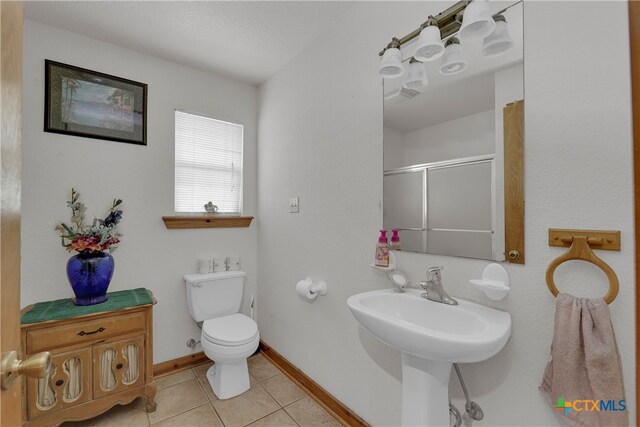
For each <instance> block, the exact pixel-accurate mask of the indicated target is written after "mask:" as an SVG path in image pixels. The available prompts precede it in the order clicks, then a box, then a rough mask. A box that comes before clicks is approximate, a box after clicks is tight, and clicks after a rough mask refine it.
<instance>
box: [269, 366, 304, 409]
mask: <svg viewBox="0 0 640 427" xmlns="http://www.w3.org/2000/svg"><path fill="white" fill-rule="evenodd" d="M260 384H261V385H262V387H264V388H265V390H267V392H268V393H269V394H270V395H271V397H273V398H274V399H275V400H276V402H278V403H279V404H280V406H287V405H289V404H290V403H293V402H295V401H296V400H300V399H302V398H303V397H305V396H306V393H305V392H304V391H302V389H301V388H300V387H298V386H297V385H296V384H295V383H294V382H293V381H291V380H290V379H289V378H287V377H286V376H285V375H284V374H278V375H276V376H275V377H271V378H269V379H266V380H264V381H262V382H261V383H260Z"/></svg>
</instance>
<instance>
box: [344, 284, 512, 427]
mask: <svg viewBox="0 0 640 427" xmlns="http://www.w3.org/2000/svg"><path fill="white" fill-rule="evenodd" d="M421 294H422V291H419V290H417V289H408V290H407V291H406V292H404V293H396V292H394V291H393V290H391V289H385V290H380V291H372V292H364V293H361V294H357V295H353V296H352V297H350V298H349V299H348V300H347V304H348V305H349V308H350V309H351V313H353V315H354V317H355V318H356V319H357V320H358V322H360V324H361V325H362V326H364V327H365V328H366V329H367V330H368V331H369V332H371V333H372V334H373V335H375V336H376V337H378V338H379V339H381V340H382V341H383V342H385V343H386V344H388V345H390V346H392V347H395V348H397V349H398V350H400V351H402V420H401V423H402V425H403V426H448V425H449V375H450V373H451V365H452V364H453V363H454V362H464V363H469V362H480V361H482V360H486V359H489V358H490V357H492V356H494V355H495V354H496V353H498V352H499V351H500V350H501V349H502V347H504V345H505V344H506V342H507V340H508V339H509V335H510V334H511V315H510V314H509V313H506V312H504V311H500V310H495V309H492V308H489V307H485V306H482V305H480V304H475V303H472V302H469V301H465V300H461V299H457V300H458V302H459V305H455V306H451V305H445V304H441V303H437V302H433V301H429V300H427V299H425V298H421V297H420V295H421Z"/></svg>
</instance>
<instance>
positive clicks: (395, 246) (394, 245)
mask: <svg viewBox="0 0 640 427" xmlns="http://www.w3.org/2000/svg"><path fill="white" fill-rule="evenodd" d="M391 232H392V233H393V236H391V249H392V250H394V251H399V250H400V236H399V235H398V233H399V232H400V230H399V229H397V228H394V229H392V230H391Z"/></svg>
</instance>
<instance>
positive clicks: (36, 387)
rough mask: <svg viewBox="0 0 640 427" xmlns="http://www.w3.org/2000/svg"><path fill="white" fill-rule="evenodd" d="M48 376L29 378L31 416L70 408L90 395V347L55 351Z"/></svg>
mask: <svg viewBox="0 0 640 427" xmlns="http://www.w3.org/2000/svg"><path fill="white" fill-rule="evenodd" d="M52 362H53V366H52V368H51V371H50V373H49V376H48V377H46V378H27V389H26V394H27V408H28V414H29V418H36V417H39V416H42V415H45V414H47V413H53V412H57V411H60V410H62V409H65V408H69V407H71V406H74V405H78V404H80V403H84V402H86V401H88V400H90V399H91V349H88V348H81V349H78V350H74V351H68V352H64V353H58V354H55V353H53V354H52Z"/></svg>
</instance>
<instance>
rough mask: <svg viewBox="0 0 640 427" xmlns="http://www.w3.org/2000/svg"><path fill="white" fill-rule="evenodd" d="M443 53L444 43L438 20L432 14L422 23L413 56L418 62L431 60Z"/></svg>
mask: <svg viewBox="0 0 640 427" xmlns="http://www.w3.org/2000/svg"><path fill="white" fill-rule="evenodd" d="M443 53H444V44H443V43H442V36H441V34H440V28H439V27H438V21H436V19H435V18H434V17H432V16H430V17H429V19H428V20H427V22H425V23H424V24H423V28H422V30H421V31H420V36H419V39H418V47H417V48H416V50H415V52H414V53H413V57H414V58H415V59H417V60H418V61H420V62H426V61H433V60H435V59H438V58H440V57H441V56H442V54H443Z"/></svg>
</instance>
